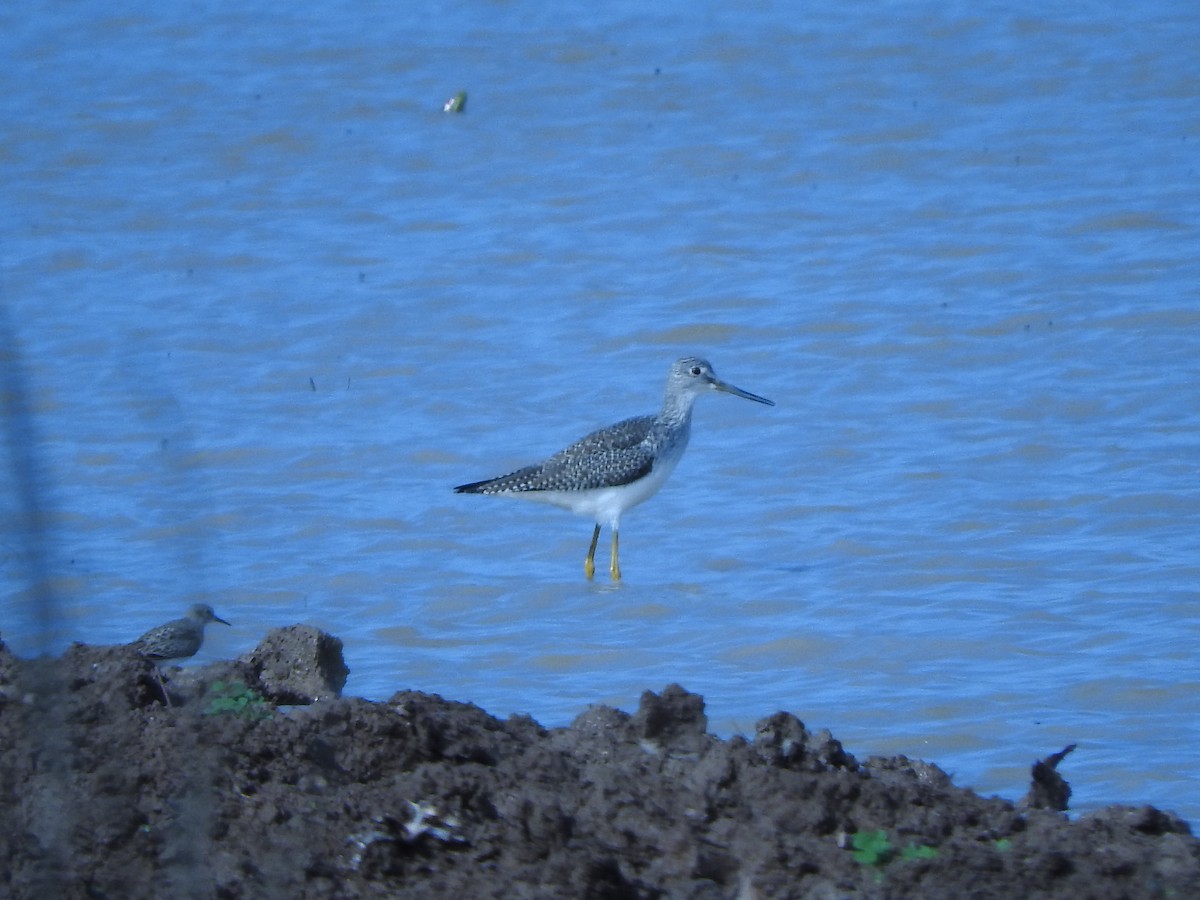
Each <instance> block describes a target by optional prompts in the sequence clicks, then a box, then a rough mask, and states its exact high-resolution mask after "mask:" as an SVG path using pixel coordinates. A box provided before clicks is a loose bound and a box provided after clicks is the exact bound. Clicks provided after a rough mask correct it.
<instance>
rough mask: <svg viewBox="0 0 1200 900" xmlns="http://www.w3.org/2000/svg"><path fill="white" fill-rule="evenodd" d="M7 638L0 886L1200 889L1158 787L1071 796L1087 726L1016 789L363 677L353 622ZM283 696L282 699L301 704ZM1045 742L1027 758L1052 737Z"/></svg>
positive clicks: (561, 893) (285, 892)
mask: <svg viewBox="0 0 1200 900" xmlns="http://www.w3.org/2000/svg"><path fill="white" fill-rule="evenodd" d="M151 665H152V664H151V663H149V662H148V661H147V660H145V659H143V658H141V657H140V656H139V655H138V654H137V653H136V652H135V651H133V650H131V649H130V648H127V647H89V646H85V645H82V644H77V645H75V646H73V647H71V648H70V649H69V650H68V651H67V652H66V653H64V654H63V656H62V657H60V658H58V659H53V660H48V659H43V660H32V661H31V660H19V659H17V658H15V657H13V656H12V655H11V654H10V653H9V652H8V650H7V648H5V647H4V646H3V645H2V644H0V754H2V759H3V765H2V766H0V816H2V817H3V821H4V822H5V828H3V829H0V854H2V858H3V859H5V860H6V863H7V864H6V865H5V866H4V867H3V869H0V895H3V896H6V897H14V898H25V897H29V898H35V897H37V898H40V897H49V896H54V897H64V898H73V897H79V898H84V897H113V898H117V897H120V898H140V897H147V898H149V897H154V898H164V897H167V898H170V897H188V898H191V897H205V898H207V897H215V898H275V897H278V898H358V897H393V896H403V897H406V898H408V897H439V898H441V897H472V898H475V897H497V898H499V897H504V898H512V897H563V898H568V897H569V898H578V897H584V898H588V897H590V898H626V897H628V898H657V897H666V898H676V897H679V898H770V897H800V898H805V897H812V898H840V897H871V898H876V897H878V898H907V897H920V898H932V900H936V898H951V897H953V898H956V900H957V898H963V897H974V898H989V897H996V898H1007V897H1012V898H1027V897H1063V898H1067V897H1070V898H1077V897H1092V898H1147V897H1185V896H1194V895H1195V894H1194V891H1195V890H1196V885H1197V884H1200V841H1197V840H1196V839H1195V838H1193V837H1192V836H1191V833H1190V831H1189V828H1188V826H1187V824H1186V823H1185V822H1183V821H1182V820H1180V819H1179V818H1177V817H1175V816H1173V815H1171V814H1170V813H1166V812H1161V811H1159V810H1157V809H1154V808H1152V807H1126V806H1113V807H1108V808H1105V809H1101V810H1099V811H1097V812H1094V813H1091V814H1088V815H1086V816H1083V817H1081V818H1080V819H1079V820H1077V821H1069V820H1068V819H1067V818H1066V817H1065V815H1063V813H1061V812H1059V811H1057V810H1056V809H1055V808H1054V807H1062V806H1064V805H1065V803H1066V801H1067V798H1068V797H1069V793H1070V791H1069V788H1068V787H1067V785H1066V782H1065V780H1063V778H1062V776H1061V774H1060V773H1059V772H1058V771H1057V769H1058V768H1059V767H1063V766H1065V765H1068V764H1069V763H1065V762H1064V756H1065V752H1066V751H1064V752H1060V753H1056V754H1053V755H1050V756H1048V757H1047V759H1045V760H1043V761H1039V762H1038V763H1037V764H1036V766H1035V771H1034V773H1033V774H1034V784H1033V787H1032V788H1031V791H1030V794H1029V795H1028V796H1027V797H1026V798H1025V799H1024V800H1023V801H1022V802H1021V803H1019V804H1014V803H1012V802H1009V801H1007V800H1003V799H999V798H994V797H993V798H985V797H980V796H978V795H977V794H975V793H973V792H971V791H969V790H966V789H963V788H958V787H955V786H954V785H953V783H952V782H951V779H950V778H949V777H948V776H947V775H946V774H945V773H943V772H942V771H941V770H940V769H938V768H937V767H936V766H934V765H931V764H929V763H924V762H918V761H914V760H910V759H907V758H905V757H891V758H879V757H873V758H871V759H867V760H865V761H859V760H857V759H856V758H855V757H854V756H853V755H851V754H850V753H848V752H847V751H846V750H845V749H844V748H843V747H842V746H841V744H839V743H838V742H837V741H836V740H834V739H833V737H832V736H831V735H829V733H828V732H825V731H821V732H815V733H814V732H812V731H810V730H809V729H808V728H806V727H805V726H804V724H803V723H801V722H800V721H799V720H798V719H797V718H795V717H794V716H792V715H790V714H787V713H776V714H775V715H772V716H769V717H767V718H764V719H763V720H762V721H760V722H759V723H758V725H757V726H756V729H755V733H754V734H753V735H751V736H747V737H733V738H731V739H729V740H721V739H718V738H716V737H713V736H712V735H709V734H707V733H706V724H707V720H706V717H705V714H704V701H703V699H702V698H701V697H699V696H698V695H695V694H691V693H688V692H687V691H685V690H684V689H683V688H681V687H678V686H677V685H671V686H668V687H667V688H666V689H665V690H663V691H662V693H660V694H654V693H651V692H649V691H647V692H646V693H645V694H644V695H643V697H642V700H641V703H640V705H639V708H638V710H637V711H636V712H634V713H633V714H628V713H625V712H621V711H619V710H616V709H611V708H608V707H603V706H598V707H592V708H590V709H588V710H586V711H584V712H582V713H581V714H580V715H579V717H578V718H577V719H576V720H575V722H574V723H572V724H571V725H570V726H569V727H567V728H554V729H546V728H543V727H541V726H540V725H538V724H537V723H536V722H534V721H533V720H532V719H530V718H528V717H523V716H514V717H510V718H509V719H506V720H500V719H496V718H494V717H492V716H490V715H488V714H487V713H486V712H484V711H483V710H481V709H479V708H477V707H475V706H472V705H470V704H465V703H456V702H452V701H447V700H443V699H442V698H441V697H438V696H436V695H429V694H423V693H419V692H415V691H401V692H399V693H397V694H395V695H394V696H393V697H392V698H391V699H389V700H387V701H386V702H370V701H366V700H362V699H357V698H350V697H341V696H340V692H341V689H342V686H343V685H344V683H345V679H346V668H345V665H344V663H343V662H342V657H341V644H340V641H338V640H337V639H336V638H333V637H331V636H330V635H327V634H323V633H321V632H319V631H317V630H316V629H313V628H308V627H305V626H296V627H293V628H289V629H279V630H277V631H275V632H272V633H271V635H269V636H268V638H267V639H266V640H264V642H263V643H262V644H260V645H259V647H258V648H257V649H256V650H255V651H254V652H253V653H251V654H249V655H248V656H247V657H245V658H243V659H241V660H236V661H231V662H223V663H215V664H212V665H210V666H205V667H199V668H192V669H188V670H184V671H176V672H174V673H171V672H168V681H167V685H168V687H169V689H170V690H171V693H172V698H173V699H174V705H173V706H170V707H168V706H166V705H164V703H163V696H162V686H161V685H160V684H159V682H158V681H157V680H156V679H155V678H154V676H153V673H152V671H151ZM280 704H288V705H280ZM1031 762H1032V761H1031Z"/></svg>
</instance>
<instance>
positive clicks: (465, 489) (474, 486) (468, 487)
mask: <svg viewBox="0 0 1200 900" xmlns="http://www.w3.org/2000/svg"><path fill="white" fill-rule="evenodd" d="M485 484H487V482H486V481H472V482H471V483H470V484H460V485H458V486H457V487H456V488H455V489H454V493H456V494H478V493H479V488H480V487H481V486H483V485H485Z"/></svg>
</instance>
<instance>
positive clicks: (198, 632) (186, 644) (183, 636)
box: [133, 603, 229, 706]
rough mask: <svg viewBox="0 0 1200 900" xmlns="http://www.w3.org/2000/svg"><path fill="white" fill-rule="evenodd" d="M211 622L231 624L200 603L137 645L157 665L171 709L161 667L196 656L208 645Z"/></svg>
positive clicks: (154, 631)
mask: <svg viewBox="0 0 1200 900" xmlns="http://www.w3.org/2000/svg"><path fill="white" fill-rule="evenodd" d="M209 622H220V623H221V624H222V625H228V624H229V623H228V622H226V621H225V620H224V619H222V618H221V617H220V616H218V615H217V614H216V613H215V612H213V608H212V607H211V606H209V605H208V604H207V603H196V604H194V605H193V606H192V607H191V609H189V610H188V614H187V615H186V616H185V617H184V618H182V619H173V620H171V621H170V622H167V623H165V624H163V625H158V626H156V627H154V628H151V629H150V630H149V631H147V632H146V633H145V634H143V635H142V636H141V637H140V638H138V639H137V640H136V641H134V642H133V647H134V649H135V650H137V651H138V652H139V653H140V654H142V656H144V657H146V659H148V660H151V661H152V662H154V663H155V667H154V671H155V672H156V673H157V674H158V683H159V686H160V687H162V689H163V696H164V697H166V700H167V705H168V706H170V705H171V697H170V695H169V694H168V693H167V686H166V685H165V684H163V681H162V672H161V671H160V670H159V668H158V664H159V663H164V662H168V661H170V660H172V659H187V658H188V657H189V656H195V655H196V651H197V650H199V649H200V645H201V644H203V643H204V626H205V625H207V624H208V623H209Z"/></svg>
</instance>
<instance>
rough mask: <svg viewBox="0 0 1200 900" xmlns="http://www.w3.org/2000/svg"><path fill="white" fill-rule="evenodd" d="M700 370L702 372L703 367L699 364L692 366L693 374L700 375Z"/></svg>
mask: <svg viewBox="0 0 1200 900" xmlns="http://www.w3.org/2000/svg"><path fill="white" fill-rule="evenodd" d="M700 372H701V369H700V367H699V366H692V374H693V375H699V374H700Z"/></svg>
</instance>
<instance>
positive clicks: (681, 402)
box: [658, 394, 696, 428]
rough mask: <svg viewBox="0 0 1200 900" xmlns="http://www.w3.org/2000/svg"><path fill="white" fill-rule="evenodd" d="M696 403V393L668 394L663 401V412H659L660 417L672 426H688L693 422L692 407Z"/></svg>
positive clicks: (661, 420)
mask: <svg viewBox="0 0 1200 900" xmlns="http://www.w3.org/2000/svg"><path fill="white" fill-rule="evenodd" d="M695 405H696V395H695V394H684V395H683V396H672V395H671V394H668V395H667V399H666V401H665V402H664V403H663V408H662V412H660V413H659V414H658V419H659V421H660V422H662V423H663V424H664V425H667V426H669V427H672V428H677V427H680V426H682V427H684V428H688V427H689V426H690V425H691V423H692V407H693V406H695Z"/></svg>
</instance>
